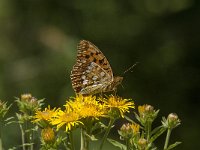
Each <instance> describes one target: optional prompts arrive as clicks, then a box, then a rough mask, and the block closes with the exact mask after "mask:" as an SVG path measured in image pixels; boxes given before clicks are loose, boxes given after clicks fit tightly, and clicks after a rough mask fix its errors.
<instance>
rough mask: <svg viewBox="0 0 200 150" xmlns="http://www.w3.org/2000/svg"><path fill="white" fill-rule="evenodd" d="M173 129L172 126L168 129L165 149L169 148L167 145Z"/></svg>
mask: <svg viewBox="0 0 200 150" xmlns="http://www.w3.org/2000/svg"><path fill="white" fill-rule="evenodd" d="M171 131H172V130H171V129H170V128H168V130H167V136H166V139H165V146H164V150H165V149H167V147H168V143H169V138H170V135H171Z"/></svg>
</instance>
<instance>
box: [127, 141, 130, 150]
mask: <svg viewBox="0 0 200 150" xmlns="http://www.w3.org/2000/svg"><path fill="white" fill-rule="evenodd" d="M126 149H127V150H129V149H130V139H127V140H126Z"/></svg>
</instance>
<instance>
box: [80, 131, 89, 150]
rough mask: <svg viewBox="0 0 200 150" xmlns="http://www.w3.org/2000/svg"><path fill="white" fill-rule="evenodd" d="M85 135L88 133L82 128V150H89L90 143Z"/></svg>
mask: <svg viewBox="0 0 200 150" xmlns="http://www.w3.org/2000/svg"><path fill="white" fill-rule="evenodd" d="M85 134H86V131H85V130H84V129H83V128H82V129H81V150H88V148H89V141H88V138H87V137H86V135H85Z"/></svg>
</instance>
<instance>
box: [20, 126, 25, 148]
mask: <svg viewBox="0 0 200 150" xmlns="http://www.w3.org/2000/svg"><path fill="white" fill-rule="evenodd" d="M19 127H20V130H21V137H22V149H23V150H26V147H25V138H24V134H25V133H24V130H23V127H22V124H21V123H19Z"/></svg>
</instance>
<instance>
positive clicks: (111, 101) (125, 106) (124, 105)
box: [100, 95, 135, 117]
mask: <svg viewBox="0 0 200 150" xmlns="http://www.w3.org/2000/svg"><path fill="white" fill-rule="evenodd" d="M100 100H101V101H103V102H104V104H105V107H107V108H109V109H110V110H111V111H112V110H118V111H119V112H120V115H121V116H122V117H124V114H125V113H126V112H129V109H130V108H135V106H134V102H133V101H130V100H131V99H123V98H122V97H119V96H113V95H111V96H110V97H108V99H100Z"/></svg>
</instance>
